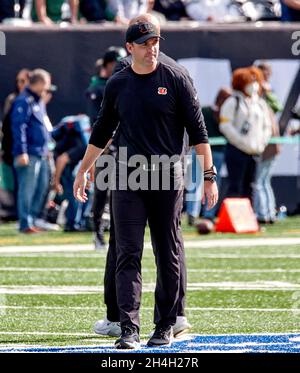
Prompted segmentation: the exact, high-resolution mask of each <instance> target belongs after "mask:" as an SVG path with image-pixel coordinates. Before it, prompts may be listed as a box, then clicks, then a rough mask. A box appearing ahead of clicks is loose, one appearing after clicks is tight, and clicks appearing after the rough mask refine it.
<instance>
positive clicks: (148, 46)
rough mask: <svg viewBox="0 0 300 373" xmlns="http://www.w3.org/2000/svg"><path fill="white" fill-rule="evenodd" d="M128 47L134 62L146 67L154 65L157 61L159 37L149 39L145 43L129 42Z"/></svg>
mask: <svg viewBox="0 0 300 373" xmlns="http://www.w3.org/2000/svg"><path fill="white" fill-rule="evenodd" d="M127 49H128V51H129V53H131V55H132V59H133V62H134V63H136V64H139V65H142V66H144V67H149V66H152V65H154V64H155V63H156V61H157V56H158V52H159V38H151V39H148V40H147V41H145V43H143V44H136V43H127Z"/></svg>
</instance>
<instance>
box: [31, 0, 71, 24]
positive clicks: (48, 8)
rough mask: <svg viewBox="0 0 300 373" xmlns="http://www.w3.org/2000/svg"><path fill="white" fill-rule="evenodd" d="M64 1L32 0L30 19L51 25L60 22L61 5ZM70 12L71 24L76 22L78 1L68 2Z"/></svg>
mask: <svg viewBox="0 0 300 373" xmlns="http://www.w3.org/2000/svg"><path fill="white" fill-rule="evenodd" d="M64 2H65V0H33V4H32V12H31V18H32V20H33V21H34V22H41V23H43V24H44V25H48V26H49V25H52V24H53V23H57V22H60V21H62V5H63V4H64ZM68 2H69V5H70V12H71V19H70V20H71V22H72V23H75V22H76V21H77V14H78V0H68Z"/></svg>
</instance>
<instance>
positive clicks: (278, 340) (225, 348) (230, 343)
mask: <svg viewBox="0 0 300 373" xmlns="http://www.w3.org/2000/svg"><path fill="white" fill-rule="evenodd" d="M32 333H34V335H38V336H40V335H46V336H47V335H48V334H49V333H44V332H32ZM32 333H31V334H28V333H24V334H25V335H32ZM0 334H1V333H0ZM14 334H18V333H14ZM66 334H67V335H69V334H72V335H79V336H83V337H85V336H87V337H88V336H89V334H85V333H74V334H73V333H57V336H59V335H62V336H63V335H66ZM299 340H300V335H299V332H298V333H278V334H271V333H261V334H260V333H258V334H225V335H187V336H185V337H184V338H181V339H175V340H174V342H173V343H172V345H171V346H165V347H162V348H157V347H156V348H149V347H146V346H145V340H144V336H143V340H142V341H141V342H142V346H141V348H139V349H138V350H131V351H126V352H128V353H131V352H139V353H151V354H155V353H159V352H167V353H170V352H177V353H178V352H179V353H180V352H186V353H189V352H219V353H224V352H231V353H233V352H234V353H245V352H259V353H264V352H297V353H299V352H300V343H299ZM96 343H97V344H96ZM113 343H114V340H113V339H111V340H110V339H99V340H98V339H97V340H95V344H94V345H90V344H89V345H75V346H44V347H42V346H40V345H36V346H33V345H32V343H31V346H30V347H29V346H28V347H25V346H24V344H22V345H20V344H15V345H12V344H11V343H9V344H7V345H4V346H1V347H0V352H64V353H74V352H76V353H87V352H93V353H107V352H109V353H118V352H125V351H118V350H116V349H115V348H114V346H113Z"/></svg>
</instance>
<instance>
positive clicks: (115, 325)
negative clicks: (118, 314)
mask: <svg viewBox="0 0 300 373" xmlns="http://www.w3.org/2000/svg"><path fill="white" fill-rule="evenodd" d="M94 331H95V333H96V334H101V335H109V336H110V337H120V335H121V325H120V323H119V322H118V321H109V320H108V319H107V318H106V317H105V318H104V319H103V320H99V321H97V322H96V324H95V326H94Z"/></svg>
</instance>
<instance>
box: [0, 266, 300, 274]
mask: <svg viewBox="0 0 300 373" xmlns="http://www.w3.org/2000/svg"><path fill="white" fill-rule="evenodd" d="M104 271H105V269H104V268H69V267H43V268H38V267H0V272H93V273H94V272H96V273H97V272H99V273H101V272H104ZM142 272H151V273H152V272H154V273H155V272H156V269H155V268H143V269H142ZM199 272H200V273H232V272H233V273H300V269H283V268H274V269H254V268H253V269H222V268H210V269H207V268H204V269H203V268H201V269H195V268H192V269H188V273H199Z"/></svg>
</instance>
